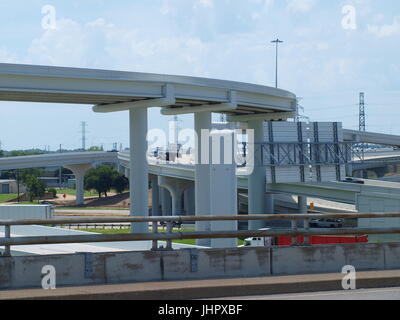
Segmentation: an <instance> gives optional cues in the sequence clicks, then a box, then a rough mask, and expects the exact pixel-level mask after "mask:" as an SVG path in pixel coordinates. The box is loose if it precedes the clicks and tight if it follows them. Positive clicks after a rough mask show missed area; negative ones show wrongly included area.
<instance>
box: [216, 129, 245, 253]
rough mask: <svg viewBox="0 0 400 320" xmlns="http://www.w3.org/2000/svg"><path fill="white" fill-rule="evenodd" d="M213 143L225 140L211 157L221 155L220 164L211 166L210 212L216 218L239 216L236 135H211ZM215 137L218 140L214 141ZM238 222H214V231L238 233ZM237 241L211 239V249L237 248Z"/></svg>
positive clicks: (228, 132)
mask: <svg viewBox="0 0 400 320" xmlns="http://www.w3.org/2000/svg"><path fill="white" fill-rule="evenodd" d="M211 136H212V138H213V139H212V141H213V143H214V142H215V141H217V140H220V137H222V138H223V139H222V140H223V143H220V148H218V147H217V146H214V145H213V146H212V153H213V154H212V155H211V157H212V158H213V159H215V156H216V155H215V154H214V153H217V155H218V154H219V157H217V158H219V159H220V163H215V164H214V163H213V164H212V165H211V170H210V172H211V174H210V191H209V193H210V200H211V203H210V212H211V215H214V216H225V215H226V216H229V215H237V213H238V212H237V178H236V163H235V162H234V158H233V154H234V153H233V151H234V146H233V145H234V143H235V140H234V138H235V137H234V134H233V131H230V130H224V131H221V132H213V133H212V134H211ZM214 137H215V138H216V139H214ZM237 229H238V222H237V221H212V222H211V230H212V231H236V230H237ZM235 247H237V239H211V248H235Z"/></svg>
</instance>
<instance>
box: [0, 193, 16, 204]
mask: <svg viewBox="0 0 400 320" xmlns="http://www.w3.org/2000/svg"><path fill="white" fill-rule="evenodd" d="M17 197H18V195H17V194H0V203H4V202H7V201H10V200H12V199H15V198H17Z"/></svg>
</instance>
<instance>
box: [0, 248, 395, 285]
mask: <svg viewBox="0 0 400 320" xmlns="http://www.w3.org/2000/svg"><path fill="white" fill-rule="evenodd" d="M45 265H52V266H54V267H55V269H56V272H57V274H56V280H57V286H59V287H61V286H74V285H93V284H116V283H128V282H147V281H163V280H165V281H173V280H199V279H213V278H235V277H263V276H271V275H298V274H312V273H340V272H341V270H342V268H343V266H345V265H353V266H354V267H355V268H356V270H358V271H367V270H396V269H400V244H365V245H342V246H319V247H293V248H289V247H287V248H273V249H269V248H237V249H207V250H193V249H189V250H188V249H184V250H177V251H171V252H165V251H164V252H152V251H147V252H125V253H98V254H84V253H82V254H72V255H54V256H30V257H25V256H19V257H12V258H7V257H0V289H18V288H41V281H42V273H41V271H42V268H43V266H45Z"/></svg>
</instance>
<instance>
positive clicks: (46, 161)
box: [0, 152, 118, 171]
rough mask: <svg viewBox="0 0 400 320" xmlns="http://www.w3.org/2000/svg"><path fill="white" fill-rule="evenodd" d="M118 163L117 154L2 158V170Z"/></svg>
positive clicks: (0, 159) (101, 153) (58, 154)
mask: <svg viewBox="0 0 400 320" xmlns="http://www.w3.org/2000/svg"><path fill="white" fill-rule="evenodd" d="M117 161H118V154H117V153H116V152H72V153H54V154H43V155H34V156H20V157H8V158H0V171H1V170H14V169H30V168H45V167H64V166H70V165H81V164H91V165H95V164H99V163H105V162H110V163H111V162H112V163H115V162H117Z"/></svg>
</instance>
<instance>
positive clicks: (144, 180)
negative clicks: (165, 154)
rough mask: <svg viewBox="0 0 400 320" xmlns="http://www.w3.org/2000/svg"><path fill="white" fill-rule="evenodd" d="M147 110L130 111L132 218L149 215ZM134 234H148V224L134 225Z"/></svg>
mask: <svg viewBox="0 0 400 320" xmlns="http://www.w3.org/2000/svg"><path fill="white" fill-rule="evenodd" d="M147 128H148V127H147V108H134V109H131V110H129V131H130V159H131V161H130V179H129V182H130V196H131V216H133V217H143V216H148V214H149V203H148V184H149V178H148V164H147V155H146V154H147ZM132 232H134V233H147V232H149V225H148V223H146V222H142V223H133V224H132Z"/></svg>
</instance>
